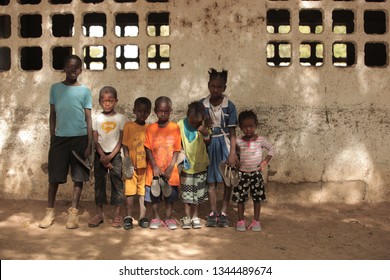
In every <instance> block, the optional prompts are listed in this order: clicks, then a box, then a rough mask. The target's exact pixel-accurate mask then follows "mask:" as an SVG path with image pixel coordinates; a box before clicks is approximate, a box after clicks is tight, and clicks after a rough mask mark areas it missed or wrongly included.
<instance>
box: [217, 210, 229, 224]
mask: <svg viewBox="0 0 390 280" xmlns="http://www.w3.org/2000/svg"><path fill="white" fill-rule="evenodd" d="M217 224H218V226H219V227H229V220H228V217H227V216H226V214H225V213H223V212H222V213H221V214H220V215H219V217H218V223H217Z"/></svg>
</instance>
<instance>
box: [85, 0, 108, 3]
mask: <svg viewBox="0 0 390 280" xmlns="http://www.w3.org/2000/svg"><path fill="white" fill-rule="evenodd" d="M82 1H83V2H84V3H88V4H97V3H102V2H103V1H104V0H82Z"/></svg>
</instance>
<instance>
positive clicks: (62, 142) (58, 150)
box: [48, 135, 89, 184]
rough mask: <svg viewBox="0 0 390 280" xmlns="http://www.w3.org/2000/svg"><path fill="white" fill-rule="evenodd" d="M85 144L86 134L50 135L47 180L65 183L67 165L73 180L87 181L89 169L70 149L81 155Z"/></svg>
mask: <svg viewBox="0 0 390 280" xmlns="http://www.w3.org/2000/svg"><path fill="white" fill-rule="evenodd" d="M87 145H88V136H87V135H85V136H75V137H60V136H52V138H51V139H50V150H49V166H48V169H49V182H50V183H58V184H63V183H66V181H67V177H68V173H69V166H70V171H71V176H72V181H73V182H86V181H88V180H89V170H88V169H87V168H86V167H85V166H84V165H82V164H81V163H80V162H79V161H78V160H77V159H76V158H75V157H74V156H73V154H72V150H75V151H76V152H77V153H78V154H79V155H80V156H83V155H84V152H85V149H86V148H87Z"/></svg>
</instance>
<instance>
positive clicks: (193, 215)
mask: <svg viewBox="0 0 390 280" xmlns="http://www.w3.org/2000/svg"><path fill="white" fill-rule="evenodd" d="M192 209H193V211H192V213H193V214H192V217H193V218H197V217H198V212H199V204H192Z"/></svg>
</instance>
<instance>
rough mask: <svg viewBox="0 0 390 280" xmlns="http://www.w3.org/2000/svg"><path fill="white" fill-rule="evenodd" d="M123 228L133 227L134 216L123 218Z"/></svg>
mask: <svg viewBox="0 0 390 280" xmlns="http://www.w3.org/2000/svg"><path fill="white" fill-rule="evenodd" d="M123 229H125V230H129V229H133V218H132V217H130V216H126V217H125V219H124V220H123Z"/></svg>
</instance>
